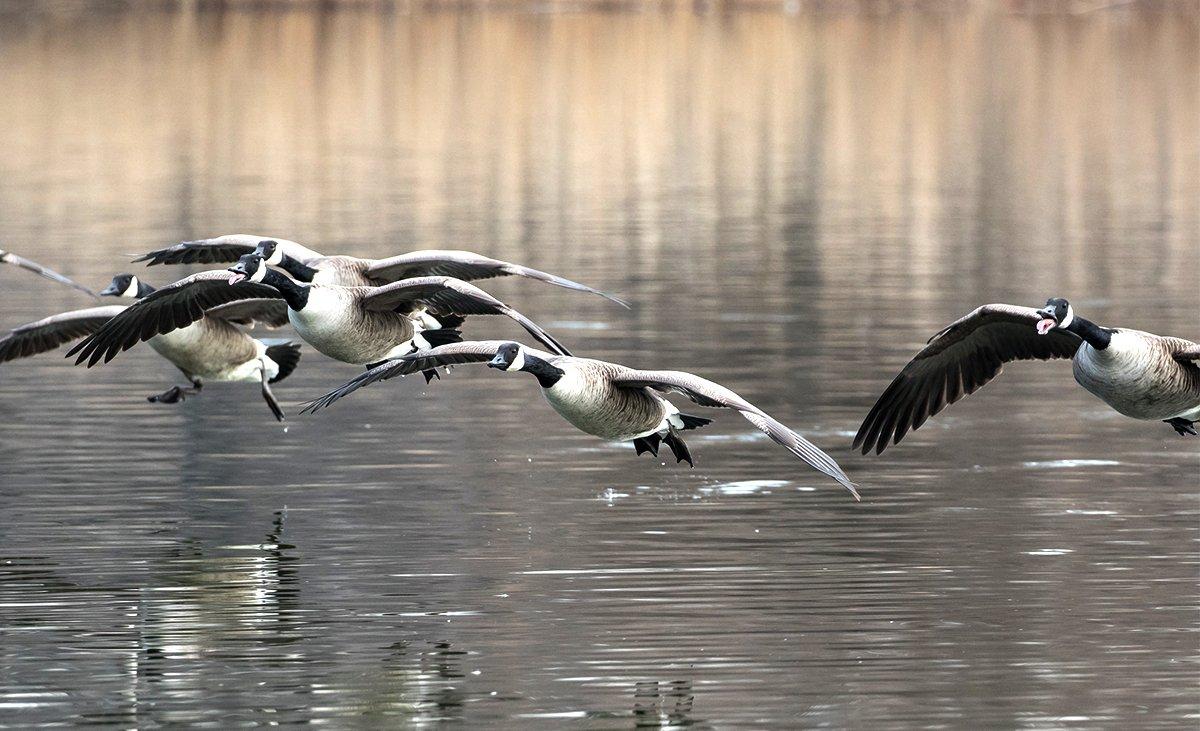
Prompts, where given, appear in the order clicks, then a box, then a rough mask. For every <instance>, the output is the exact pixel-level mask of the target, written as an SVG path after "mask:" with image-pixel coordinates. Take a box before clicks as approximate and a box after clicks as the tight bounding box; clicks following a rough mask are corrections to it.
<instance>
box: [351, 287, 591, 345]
mask: <svg viewBox="0 0 1200 731" xmlns="http://www.w3.org/2000/svg"><path fill="white" fill-rule="evenodd" d="M363 306H364V307H366V308H367V309H369V310H385V311H386V310H398V311H402V312H411V311H413V310H416V309H420V308H422V307H424V308H429V309H433V310H437V311H438V312H446V313H452V314H456V315H503V316H504V317H507V318H509V319H511V320H514V321H515V322H516V323H517V324H519V325H520V326H521V327H523V328H525V331H526V332H528V333H529V334H530V335H532V336H533V338H534V339H535V340H537V341H538V342H539V343H541V344H542V345H544V346H546V347H547V348H549V349H550V350H551V351H553V352H554V353H557V354H558V355H570V354H571V352H570V351H569V350H567V349H566V347H564V346H563V345H562V343H560V342H558V340H556V339H555V338H554V336H553V335H551V334H550V333H548V332H546V331H545V330H544V329H542V327H541V326H540V325H538V324H537V323H535V322H534V321H533V320H530V319H529V318H528V317H526V316H525V315H522V314H521V313H520V312H518V311H517V310H515V309H513V308H512V307H509V306H508V305H506V304H504V303H503V302H501V301H500V300H498V299H496V298H495V297H493V296H492V295H490V294H488V293H487V292H484V291H483V290H482V289H480V288H478V287H476V286H475V285H473V284H471V283H469V282H464V281H462V280H461V279H455V278H453V277H414V278H412V279H402V280H400V281H399V282H393V283H391V284H385V285H383V286H382V287H376V288H375V289H373V290H372V291H371V292H370V293H369V294H367V295H366V296H365V297H364V298H363Z"/></svg>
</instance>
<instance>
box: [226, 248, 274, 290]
mask: <svg viewBox="0 0 1200 731" xmlns="http://www.w3.org/2000/svg"><path fill="white" fill-rule="evenodd" d="M229 271H231V272H233V276H232V277H230V278H229V283H230V284H237V283H238V282H241V281H243V280H249V281H251V282H261V281H262V280H263V279H264V278H265V277H266V276H267V271H268V269H267V263H266V261H265V260H264V259H263V258H262V257H261V256H259V255H258V254H244V255H243V256H242V258H241V259H238V260H237V263H236V264H234V265H233V266H231V267H229Z"/></svg>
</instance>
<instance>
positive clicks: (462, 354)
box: [302, 340, 553, 413]
mask: <svg viewBox="0 0 1200 731" xmlns="http://www.w3.org/2000/svg"><path fill="white" fill-rule="evenodd" d="M509 342H511V341H509V340H466V341H463V342H459V343H449V344H446V345H439V346H438V347H436V348H430V349H429V350H422V351H418V352H416V353H412V354H410V355H406V356H404V357H403V358H397V359H395V360H389V361H386V362H384V363H382V364H380V365H377V366H375V367H374V368H370V369H368V370H367V371H366V372H364V373H360V374H359V375H358V376H356V377H354V378H352V379H351V380H349V381H347V382H346V383H344V384H342V385H341V386H338V387H337V388H335V389H333V390H332V391H330V392H329V393H327V394H325V395H323V396H320V397H318V398H315V399H313V400H312V401H309V402H308V403H306V404H305V405H304V412H309V413H311V412H314V411H317V410H319V409H323V408H326V407H327V406H330V405H332V404H333V402H335V401H337V400H339V399H341V398H344V397H346V396H349V395H350V394H352V393H354V392H355V391H357V390H358V389H360V388H362V387H363V386H369V385H371V384H372V383H376V382H378V381H386V380H387V379H389V378H396V377H398V376H408V375H412V374H413V373H420V372H422V371H426V370H430V369H432V368H438V367H441V366H451V365H460V364H463V363H486V362H487V361H489V360H491V359H492V358H495V357H496V351H497V350H499V349H500V346H502V345H504V344H506V343H509ZM528 350H529V352H531V353H534V354H535V355H538V356H539V357H542V358H552V357H553V356H552V355H551V354H549V353H543V352H542V351H540V350H535V349H533V348H529V349H528ZM302 413H303V412H302Z"/></svg>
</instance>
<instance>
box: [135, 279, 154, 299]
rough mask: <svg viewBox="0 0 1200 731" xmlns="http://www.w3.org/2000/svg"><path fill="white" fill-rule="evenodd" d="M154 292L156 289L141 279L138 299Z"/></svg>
mask: <svg viewBox="0 0 1200 731" xmlns="http://www.w3.org/2000/svg"><path fill="white" fill-rule="evenodd" d="M153 291H154V287H151V286H150V285H149V284H146V283H145V282H143V281H142V280H141V279H139V280H138V291H137V298H138V299H141V298H143V297H145V296H146V295H148V294H150V293H152V292H153Z"/></svg>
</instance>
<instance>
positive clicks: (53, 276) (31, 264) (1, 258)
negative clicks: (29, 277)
mask: <svg viewBox="0 0 1200 731" xmlns="http://www.w3.org/2000/svg"><path fill="white" fill-rule="evenodd" d="M0 262H3V263H5V264H12V265H14V266H19V267H21V268H22V269H26V270H28V271H31V272H33V273H34V274H37V275H40V276H43V277H45V278H46V279H49V280H51V281H53V282H58V283H59V284H65V285H67V286H68V287H72V288H74V289H77V290H79V291H80V292H84V293H86V294H89V295H91V296H93V297H98V295H97V294H96V293H95V292H93V291H92V290H90V289H88V288H87V287H85V286H83V285H82V284H79V283H77V282H76V281H75V280H73V279H70V278H69V277H64V276H63V275H61V274H59V273H58V272H56V271H54V270H53V269H50V268H49V267H44V266H42V265H41V264H38V263H37V262H36V261H32V260H30V259H26V258H25V257H23V256H17V255H16V254H14V253H12V252H11V251H5V250H4V249H0Z"/></svg>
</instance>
